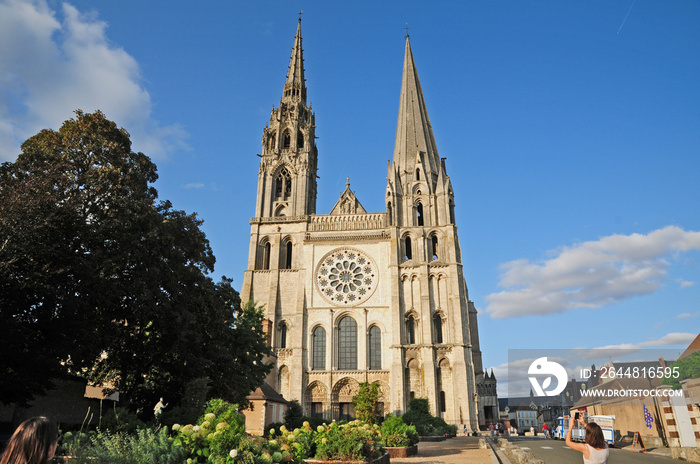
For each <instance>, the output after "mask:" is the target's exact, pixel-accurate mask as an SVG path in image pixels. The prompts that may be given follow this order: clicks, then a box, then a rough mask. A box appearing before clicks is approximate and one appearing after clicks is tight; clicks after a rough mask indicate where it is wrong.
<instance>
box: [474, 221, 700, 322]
mask: <svg viewBox="0 0 700 464" xmlns="http://www.w3.org/2000/svg"><path fill="white" fill-rule="evenodd" d="M690 250H700V232H694V231H685V230H683V229H681V228H679V227H676V226H667V227H664V228H663V229H658V230H655V231H653V232H651V233H649V234H648V235H643V234H632V235H610V236H607V237H603V238H601V239H600V240H597V241H590V242H584V243H579V244H576V245H574V246H571V247H563V248H561V249H560V250H557V251H556V252H555V256H554V257H553V258H551V259H548V260H545V261H542V262H539V263H533V262H530V261H529V260H525V259H521V260H516V261H511V262H508V263H505V264H503V265H501V269H503V273H502V274H501V280H500V282H499V286H500V287H503V288H505V290H503V291H501V292H498V293H492V294H490V295H488V296H487V297H486V301H487V302H488V306H487V307H486V312H488V313H489V314H491V316H492V317H494V318H496V319H505V318H509V317H521V316H531V315H546V314H552V313H561V312H565V311H568V310H570V309H575V308H591V309H597V308H601V307H603V306H606V305H610V304H614V303H618V302H620V301H624V300H627V299H630V298H633V297H635V296H641V295H648V294H651V293H654V292H656V291H657V290H659V288H660V287H661V285H662V284H663V283H664V281H665V279H666V276H667V272H668V268H669V266H670V263H669V260H670V259H674V258H675V257H677V255H678V254H679V253H681V252H687V251H690Z"/></svg>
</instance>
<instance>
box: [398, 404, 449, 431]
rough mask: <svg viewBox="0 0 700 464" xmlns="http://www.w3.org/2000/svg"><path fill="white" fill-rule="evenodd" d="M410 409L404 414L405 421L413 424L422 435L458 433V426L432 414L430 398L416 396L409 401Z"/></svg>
mask: <svg viewBox="0 0 700 464" xmlns="http://www.w3.org/2000/svg"><path fill="white" fill-rule="evenodd" d="M408 407H409V411H408V412H407V413H406V414H404V415H403V416H402V418H403V421H404V422H405V423H407V424H409V425H413V426H414V427H415V428H416V431H417V432H418V435H421V436H437V435H440V436H441V435H445V434H446V433H448V434H450V435H452V434H456V433H457V426H455V425H448V424H447V422H445V421H444V420H442V419H441V418H439V417H435V416H433V415H431V414H430V412H429V409H428V400H427V399H425V398H414V399H412V400H411V402H410V403H409V406H408Z"/></svg>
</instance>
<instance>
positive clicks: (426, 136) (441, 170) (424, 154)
mask: <svg viewBox="0 0 700 464" xmlns="http://www.w3.org/2000/svg"><path fill="white" fill-rule="evenodd" d="M391 170H393V179H392V176H391V175H389V176H388V180H387V194H386V205H387V212H388V213H390V214H389V219H388V222H389V224H395V225H398V226H404V227H405V226H419V227H424V226H428V227H429V226H436V225H446V224H454V201H453V191H452V185H451V183H450V178H449V176H448V175H447V172H446V170H445V162H444V160H441V159H440V155H439V154H438V150H437V146H436V144H435V136H434V135H433V128H432V126H431V125H430V118H429V117H428V108H427V106H426V104H425V99H424V98H423V90H422V89H421V85H420V80H419V79H418V71H417V70H416V64H415V62H414V60H413V52H412V51H411V43H410V41H409V38H408V35H407V36H406V52H405V56H404V64H403V77H402V80H401V97H400V101H399V117H398V121H397V123H396V140H395V143H394V158H393V162H392V166H391Z"/></svg>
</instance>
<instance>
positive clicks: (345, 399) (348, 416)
mask: <svg viewBox="0 0 700 464" xmlns="http://www.w3.org/2000/svg"><path fill="white" fill-rule="evenodd" d="M359 392H360V384H359V383H358V381H357V380H355V379H353V378H350V377H345V378H344V379H341V380H340V381H339V382H338V383H336V384H335V385H334V386H333V394H332V395H331V407H332V410H333V416H332V419H335V420H338V421H341V420H352V419H354V418H355V409H354V408H353V407H352V399H353V398H354V397H355V396H356V395H357V394H358V393H359Z"/></svg>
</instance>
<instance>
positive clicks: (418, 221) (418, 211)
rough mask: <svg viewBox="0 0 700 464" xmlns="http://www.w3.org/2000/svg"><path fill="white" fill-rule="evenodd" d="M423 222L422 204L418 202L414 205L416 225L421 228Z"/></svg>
mask: <svg viewBox="0 0 700 464" xmlns="http://www.w3.org/2000/svg"><path fill="white" fill-rule="evenodd" d="M424 223H425V221H424V220H423V203H421V202H420V201H419V202H417V203H416V224H417V225H418V226H423V225H424Z"/></svg>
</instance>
